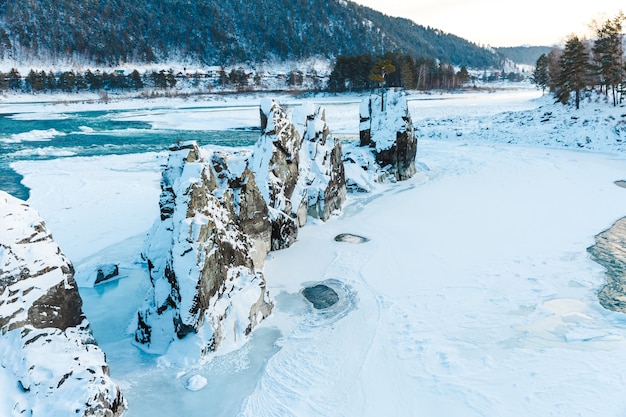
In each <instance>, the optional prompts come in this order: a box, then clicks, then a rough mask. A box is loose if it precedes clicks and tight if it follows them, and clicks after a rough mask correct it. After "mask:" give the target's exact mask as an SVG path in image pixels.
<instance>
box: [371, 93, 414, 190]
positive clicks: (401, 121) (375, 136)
mask: <svg viewBox="0 0 626 417" xmlns="http://www.w3.org/2000/svg"><path fill="white" fill-rule="evenodd" d="M359 113H360V118H361V122H360V125H359V131H360V139H361V146H364V147H365V146H368V147H370V148H374V149H375V152H374V153H375V157H376V162H377V164H378V165H379V166H380V167H381V168H382V169H384V170H385V171H387V172H388V173H389V174H391V175H392V176H394V177H395V179H396V180H398V181H402V180H406V179H409V178H411V177H412V176H413V175H415V172H416V169H415V156H416V153H417V139H416V138H415V133H414V131H413V125H412V121H411V116H410V114H409V110H408V105H407V101H406V96H405V94H404V92H402V91H400V90H395V89H389V90H387V91H385V92H384V95H383V96H381V95H377V94H373V95H370V96H369V97H368V98H366V99H365V100H363V102H362V103H361V107H360V110H359Z"/></svg>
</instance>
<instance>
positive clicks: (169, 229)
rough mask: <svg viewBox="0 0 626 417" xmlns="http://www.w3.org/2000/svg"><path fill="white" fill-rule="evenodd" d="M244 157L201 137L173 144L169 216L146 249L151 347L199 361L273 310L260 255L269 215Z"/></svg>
mask: <svg viewBox="0 0 626 417" xmlns="http://www.w3.org/2000/svg"><path fill="white" fill-rule="evenodd" d="M244 159H245V155H240V154H236V155H226V154H220V153H217V152H213V151H209V150H205V149H202V148H199V147H198V146H197V144H196V143H195V142H189V143H184V144H182V145H179V146H177V147H173V148H172V151H171V153H170V156H169V159H168V163H167V167H166V168H165V170H164V172H163V177H162V180H161V188H162V194H161V202H160V206H161V218H160V220H159V221H157V222H156V223H155V225H154V227H153V229H152V231H151V232H150V236H149V239H148V243H147V247H146V251H145V256H146V258H147V260H148V268H149V271H150V279H151V282H152V287H151V288H150V291H149V294H148V296H147V299H146V302H145V305H144V307H143V308H142V309H141V310H140V311H139V313H138V325H137V329H136V331H135V340H136V342H137V344H138V345H139V346H140V347H142V348H143V349H145V350H146V351H148V352H153V353H159V354H163V353H166V352H167V351H168V349H169V350H170V351H172V349H174V350H173V351H172V352H175V351H176V350H177V349H183V350H185V349H186V352H187V353H190V354H191V355H192V358H191V360H193V358H196V359H199V358H201V357H202V356H204V355H205V354H207V353H208V352H211V351H214V350H216V349H217V347H218V346H221V345H224V344H226V345H230V346H231V347H236V346H238V345H240V344H241V343H243V341H244V340H245V336H246V335H248V334H249V333H250V332H251V330H252V328H253V327H255V326H256V325H257V324H258V323H259V322H260V321H261V320H262V319H264V318H265V317H267V316H268V315H269V314H270V312H271V309H272V307H273V304H272V303H271V301H270V300H269V295H268V294H267V292H266V290H265V280H264V278H263V275H262V274H261V272H260V271H259V270H258V269H257V265H255V261H254V259H253V254H254V253H256V254H257V256H258V258H260V259H265V256H266V255H267V249H268V248H269V230H270V223H269V217H268V214H267V213H268V212H267V206H266V205H265V202H264V199H263V198H262V196H261V194H260V192H259V190H258V188H257V187H256V184H255V181H254V176H253V175H251V172H250V171H249V169H248V168H247V166H246V164H245V162H244ZM229 168H231V169H229ZM252 237H255V238H256V239H257V243H256V244H255V243H254V241H253V239H252ZM173 341H178V342H180V343H174V344H172V342H173ZM170 345H171V346H170ZM173 354H175V353H173Z"/></svg>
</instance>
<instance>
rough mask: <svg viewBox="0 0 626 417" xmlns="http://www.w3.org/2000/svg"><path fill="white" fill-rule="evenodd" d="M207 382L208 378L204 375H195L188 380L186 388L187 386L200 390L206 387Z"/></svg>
mask: <svg viewBox="0 0 626 417" xmlns="http://www.w3.org/2000/svg"><path fill="white" fill-rule="evenodd" d="M207 382H208V381H207V379H206V378H205V377H203V376H202V375H194V376H192V377H190V378H189V379H188V380H187V383H186V384H185V388H187V389H188V390H189V391H198V390H201V389H202V388H204V387H205V386H206V384H207Z"/></svg>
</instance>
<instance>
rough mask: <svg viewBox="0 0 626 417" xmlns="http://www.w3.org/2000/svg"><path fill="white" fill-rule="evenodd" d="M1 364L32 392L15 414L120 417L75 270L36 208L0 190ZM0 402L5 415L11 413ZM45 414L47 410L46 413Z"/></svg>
mask: <svg viewBox="0 0 626 417" xmlns="http://www.w3.org/2000/svg"><path fill="white" fill-rule="evenodd" d="M0 330H1V336H0V365H1V366H3V367H4V368H6V369H8V370H10V371H11V372H12V373H13V374H14V375H15V378H16V381H17V382H16V384H19V385H20V386H21V387H23V390H24V391H25V392H26V393H27V394H28V395H26V396H25V397H24V399H19V400H18V402H17V403H16V404H13V405H7V406H9V407H10V408H11V410H12V412H13V413H16V412H17V413H18V414H24V415H26V414H28V413H34V414H39V415H44V413H45V414H50V415H63V414H65V413H66V412H69V411H68V409H66V408H65V407H67V398H66V397H65V395H66V394H64V393H67V392H71V393H72V396H73V398H72V399H71V400H72V401H74V402H75V404H76V405H74V406H73V407H75V409H74V410H72V412H71V414H72V415H81V416H112V417H114V416H119V415H121V414H122V413H123V412H124V410H125V401H124V398H123V396H122V394H121V391H120V389H119V387H118V386H117V385H116V384H115V383H113V382H112V381H111V379H110V377H109V370H108V366H107V364H106V360H105V357H104V352H102V351H101V350H100V349H99V348H98V346H97V345H96V342H95V340H94V339H93V335H92V333H91V330H90V327H89V322H88V321H87V320H86V319H85V316H84V314H83V311H82V299H81V298H80V295H79V293H78V287H77V285H76V282H75V281H74V269H73V267H72V265H71V263H70V262H69V261H68V260H67V258H66V257H65V256H64V255H63V253H62V252H61V250H60V249H59V247H58V246H57V245H56V243H55V242H54V240H53V239H52V236H51V235H50V233H49V232H48V230H47V228H46V226H45V224H44V223H43V221H42V220H41V218H40V217H39V215H38V214H37V212H35V211H34V210H32V209H31V208H30V207H28V205H26V204H25V203H23V202H21V201H19V200H17V199H15V198H13V197H11V196H9V195H8V194H5V193H3V192H0ZM3 407H4V406H3V405H1V404H0V414H2V413H3V412H5V411H7V410H5V409H4V408H3ZM42 410H45V411H42Z"/></svg>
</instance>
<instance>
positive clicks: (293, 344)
mask: <svg viewBox="0 0 626 417" xmlns="http://www.w3.org/2000/svg"><path fill="white" fill-rule="evenodd" d="M539 96H540V93H537V92H535V91H519V92H505V93H494V94H472V95H457V96H454V95H446V96H422V95H409V96H408V97H407V99H408V105H409V109H410V111H411V116H412V119H413V123H414V126H415V127H416V128H417V131H418V134H419V136H420V138H419V140H420V143H419V146H418V156H417V159H418V162H417V165H418V175H416V176H415V177H414V178H412V179H411V180H408V181H404V182H399V183H396V184H388V185H384V186H381V185H378V186H376V187H375V188H373V189H371V193H369V194H365V195H351V196H349V198H348V203H347V206H346V207H345V209H344V212H343V214H342V215H341V216H338V217H334V218H331V219H330V220H329V221H328V222H326V223H321V222H315V221H309V222H308V224H307V226H306V227H305V228H303V229H302V230H300V233H299V236H298V242H297V243H296V244H294V245H293V246H292V247H290V248H288V249H286V250H283V251H279V252H273V253H272V254H271V255H270V256H269V258H268V260H267V262H266V264H265V268H264V271H263V273H264V276H265V279H266V281H267V284H268V287H267V289H268V291H269V292H270V294H271V297H272V298H273V299H274V300H275V304H276V306H275V309H274V312H273V313H272V315H271V316H270V317H269V318H268V319H266V320H265V321H264V322H263V323H262V324H261V325H260V327H259V328H258V329H257V330H255V331H254V332H253V336H252V338H251V340H250V341H249V342H248V343H247V344H246V345H245V346H244V347H242V348H241V349H239V350H236V351H234V352H230V353H228V354H226V355H223V356H215V358H214V359H213V360H212V361H210V362H208V363H206V364H204V365H202V366H198V365H197V364H193V365H192V364H188V365H185V364H178V365H175V364H172V363H167V362H162V363H161V365H160V366H161V367H160V368H159V364H158V360H157V359H156V358H155V357H153V356H150V355H146V354H144V353H140V352H138V351H137V349H136V348H135V347H133V346H132V344H131V337H132V336H131V333H132V329H133V327H132V325H131V326H129V323H131V322H132V320H133V317H134V315H135V314H136V311H137V308H138V307H139V306H140V304H141V302H142V299H141V296H139V297H137V294H145V288H146V280H147V276H146V274H145V273H144V272H143V270H142V268H144V267H145V266H143V265H142V264H141V263H140V262H135V263H133V262H132V260H133V259H134V260H136V259H137V257H138V256H137V254H138V252H139V251H140V249H141V247H142V239H141V238H140V236H141V235H142V234H145V232H146V231H147V230H148V229H149V228H150V225H151V224H152V221H153V220H154V219H155V218H156V216H157V215H158V204H157V203H158V195H159V190H158V178H159V177H160V173H159V166H160V164H161V163H162V162H163V160H162V156H158V155H133V156H116V157H99V158H90V159H88V160H82V159H80V158H69V159H64V160H53V161H41V162H28V163H22V162H21V163H19V164H15V168H16V169H17V170H18V171H19V172H20V173H21V174H22V175H24V176H25V180H24V181H25V183H26V184H27V185H28V186H29V187H30V188H31V200H30V201H29V203H31V204H32V205H33V206H34V207H35V208H36V209H37V210H39V212H40V213H41V214H42V216H43V217H44V218H45V219H46V222H47V224H48V227H49V228H50V230H52V232H53V234H54V236H55V239H56V241H57V243H58V244H59V245H60V246H61V247H62V248H63V250H64V252H65V253H66V254H67V255H68V257H69V258H70V259H72V261H74V262H75V264H76V265H77V269H78V270H79V273H78V274H77V279H79V282H80V275H81V272H80V271H81V268H82V267H84V265H86V264H89V262H94V263H95V262H96V261H98V262H100V263H106V262H109V261H110V259H109V258H111V257H112V256H113V254H116V255H117V257H118V260H119V259H121V260H122V261H126V262H122V263H121V265H120V270H121V273H124V274H126V276H127V277H126V278H122V279H119V280H117V281H116V282H115V283H112V284H107V286H106V287H105V288H103V289H101V290H96V289H91V288H83V289H82V294H83V297H84V298H85V307H84V309H85V311H86V313H87V316H88V318H89V320H90V322H91V323H92V326H93V329H94V333H95V336H96V338H97V339H98V340H99V341H100V346H101V347H102V349H103V350H104V351H105V352H106V354H107V359H108V361H109V363H110V366H111V374H112V377H113V379H114V380H115V381H116V382H119V383H120V384H121V385H122V387H123V388H124V395H125V396H126V397H127V398H128V401H129V410H128V412H127V416H130V417H132V416H148V415H154V414H155V413H161V414H168V415H173V414H178V415H183V414H184V415H189V416H192V415H204V413H205V410H207V409H211V410H216V414H217V415H224V416H235V415H237V416H255V417H256V416H264V415H267V416H277V415H298V416H336V415H342V416H379V415H396V416H411V415H415V414H416V413H419V414H421V415H426V416H451V415H462V416H494V417H495V416H529V415H542V416H567V417H569V416H574V415H579V416H598V415H601V416H618V415H623V414H624V413H625V412H626V400H624V393H625V392H624V384H623V374H624V366H625V365H624V364H626V316H624V315H623V314H619V313H614V312H610V311H607V310H605V309H603V308H602V307H601V306H600V305H599V303H598V300H597V298H596V293H597V291H598V289H599V287H600V286H601V285H603V283H604V282H605V277H604V271H603V269H602V268H601V267H600V266H599V265H597V264H595V263H593V262H592V261H591V260H590V259H589V257H588V255H587V252H586V248H587V247H588V246H590V245H591V244H593V237H594V235H595V234H597V233H599V232H601V231H603V230H605V229H606V228H608V227H609V226H610V225H611V224H612V223H613V222H614V221H615V220H617V219H618V218H620V217H622V216H624V215H625V209H624V207H626V192H625V191H624V189H622V188H620V187H617V186H616V185H615V184H614V181H616V180H620V179H624V172H626V159H625V158H624V156H623V153H622V151H623V150H622V148H621V146H618V145H616V143H617V142H616V139H615V138H616V137H617V138H621V137H622V136H620V133H619V132H617V133H612V135H613V136H611V135H609V133H610V132H615V131H616V129H615V126H620V123H621V122H620V120H621V119H620V114H624V113H626V111H624V108H623V107H622V108H618V109H613V108H610V107H608V106H606V105H603V104H602V103H594V102H591V103H588V102H587V103H583V106H582V107H581V110H580V111H578V112H576V113H574V112H573V111H572V110H570V111H569V113H565V112H564V109H563V108H561V107H560V105H557V106H552V104H551V103H550V100H549V99H546V98H544V99H541V98H539ZM332 100H333V98H329V97H325V98H320V100H319V102H320V103H321V104H323V105H324V108H325V109H326V116H327V122H328V125H329V127H330V129H331V131H332V132H333V133H334V134H335V136H337V132H340V133H341V134H344V135H347V136H348V135H354V134H358V125H359V120H358V114H359V103H360V101H361V100H360V97H358V96H340V97H337V98H335V100H336V102H335V103H333V101H332ZM279 101H280V99H279ZM306 101H314V100H309V99H307V100H306ZM258 103H259V100H257V104H256V105H257V106H258ZM227 104H228V103H226V105H227ZM596 109H600V110H599V111H596ZM44 111H47V110H44ZM241 111H242V112H243V111H248V110H243V109H242V110H241ZM548 111H551V112H553V113H552V119H551V120H552V121H551V122H549V123H550V124H546V123H548V122H541V120H537V117H540V116H542V115H543V114H544V113H546V112H548ZM505 112H506V113H505ZM235 113H236V111H235ZM256 114H257V116H258V107H257V113H256ZM600 114H602V115H607V116H606V117H604V116H601V115H600ZM184 115H185V112H180V113H178V115H177V117H179V119H178V122H177V123H179V124H181V125H182V124H184V122H185V119H184ZM572 115H575V116H576V117H578V119H576V120H574V119H571V117H572ZM608 115H613V119H610V118H608ZM530 116H532V117H533V121H532V123H530V122H529V121H528V119H529V117H530ZM191 117H192V118H193V117H195V116H193V115H192V116H191ZM607 118H608V119H607ZM250 120H251V119H250ZM257 120H258V119H257ZM564 120H566V121H567V120H569V122H567V123H565V122H563V121H564ZM584 120H587V121H588V122H587V125H588V126H595V128H593V129H592V128H589V129H586V128H587V126H583V125H582V123H583V122H584ZM209 123H213V122H209ZM257 123H258V121H257ZM333 123H335V124H333ZM528 123H530V125H529V124H528ZM529 126H530V127H529ZM582 127H584V128H585V129H582ZM458 132H461V135H458ZM607 132H609V133H607ZM589 135H593V136H592V137H591V139H592V142H591V145H590V144H588V143H587V142H586V141H585V136H589ZM509 141H511V142H513V143H515V145H510V144H508V143H507V142H509ZM578 143H581V144H582V145H583V146H582V147H579V145H578ZM568 147H569V148H571V149H566V148H568ZM589 150H592V151H593V152H590V151H589ZM346 171H348V168H346ZM92 172H93V174H92ZM363 182H364V183H366V184H371V183H370V182H369V181H366V179H363ZM121 184H124V186H121ZM117 193H119V194H117ZM103 195H106V196H107V197H106V198H105V197H104V196H103ZM94 219H98V221H94ZM340 233H354V234H357V235H360V236H364V237H367V238H368V239H369V241H367V242H365V243H361V244H352V243H345V242H336V241H335V240H334V237H335V236H336V235H338V234H340ZM320 282H324V283H333V284H334V285H335V286H336V288H337V290H338V294H340V297H341V302H340V303H338V305H337V306H336V307H331V308H330V309H328V311H316V310H314V309H313V308H311V307H310V306H309V305H308V304H307V302H306V301H305V300H304V298H303V297H302V296H301V294H300V291H301V290H302V288H304V287H305V286H308V285H311V284H312V283H320ZM98 291H100V293H98ZM120 329H123V330H127V331H122V330H120ZM129 329H130V330H129ZM1 372H3V371H2V370H1V369H0V381H3V378H2V375H3V374H2V373H1ZM196 377H197V378H196ZM202 378H204V380H203V379H202ZM205 381H206V385H205ZM0 386H4V382H0ZM202 386H204V388H202ZM198 387H200V388H199V391H193V389H195V388H198ZM3 395H7V396H8V395H12V394H11V392H10V391H9V392H7V393H5V394H4V393H3Z"/></svg>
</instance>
